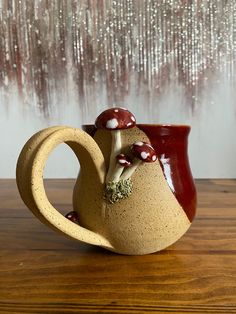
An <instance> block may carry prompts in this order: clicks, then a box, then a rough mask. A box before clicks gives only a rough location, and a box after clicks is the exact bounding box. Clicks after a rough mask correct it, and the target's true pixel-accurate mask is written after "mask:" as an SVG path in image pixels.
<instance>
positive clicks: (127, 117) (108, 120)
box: [95, 108, 136, 183]
mask: <svg viewBox="0 0 236 314" xmlns="http://www.w3.org/2000/svg"><path fill="white" fill-rule="evenodd" d="M135 125H136V119H135V117H134V116H133V114H132V113H131V112H129V111H128V110H127V109H124V108H111V109H107V110H105V111H103V112H102V113H101V114H100V115H99V116H98V117H97V119H96V121H95V126H96V127H97V128H98V129H105V130H109V131H111V136H112V143H111V155H110V163H109V169H108V172H107V176H106V182H107V183H108V182H110V181H112V176H113V172H114V169H115V165H116V156H117V155H119V154H120V150H121V134H120V131H121V130H124V129H129V128H133V127H134V126H135Z"/></svg>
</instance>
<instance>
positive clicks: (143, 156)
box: [141, 152, 149, 159]
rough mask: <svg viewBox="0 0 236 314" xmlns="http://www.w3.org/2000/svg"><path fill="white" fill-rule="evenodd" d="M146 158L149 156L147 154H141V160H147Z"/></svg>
mask: <svg viewBox="0 0 236 314" xmlns="http://www.w3.org/2000/svg"><path fill="white" fill-rule="evenodd" d="M148 156H149V153H146V152H141V157H142V159H147V157H148Z"/></svg>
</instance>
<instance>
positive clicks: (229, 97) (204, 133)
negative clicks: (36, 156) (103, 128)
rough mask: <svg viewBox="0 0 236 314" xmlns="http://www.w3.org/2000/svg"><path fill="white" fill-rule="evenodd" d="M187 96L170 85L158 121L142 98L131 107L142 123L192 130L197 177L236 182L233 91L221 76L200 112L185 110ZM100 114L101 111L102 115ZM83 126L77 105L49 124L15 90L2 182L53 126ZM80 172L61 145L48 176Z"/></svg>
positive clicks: (1, 108)
mask: <svg viewBox="0 0 236 314" xmlns="http://www.w3.org/2000/svg"><path fill="white" fill-rule="evenodd" d="M182 95H183V91H182V90H181V89H177V88H176V87H175V88H174V87H173V88H171V86H170V87H169V89H168V90H167V91H166V93H165V94H163V95H162V98H161V100H159V105H158V106H157V109H156V111H155V115H154V117H153V118H152V119H151V118H148V117H147V115H146V110H145V106H143V104H142V101H143V100H142V99H135V100H132V97H131V98H130V100H129V101H127V103H128V104H129V106H127V107H128V108H129V109H130V110H131V111H132V112H133V113H134V114H135V116H136V118H137V121H138V122H140V123H142V122H152V123H155V122H156V123H178V124H190V125H191V126H192V131H191V135H190V138H189V156H190V163H191V167H192V171H193V175H194V177H195V178H236V158H235V156H236V139H235V137H236V136H235V135H236V113H235V109H236V106H235V94H234V89H233V86H231V85H229V84H228V83H227V80H225V78H219V77H218V78H217V80H215V82H213V84H212V88H211V89H208V90H207V91H205V94H203V95H202V99H201V102H199V106H198V108H197V109H196V110H195V112H194V113H192V112H191V107H190V106H188V107H185V106H183V104H182V103H183V102H182ZM124 106H125V104H124ZM104 109H105V107H104ZM100 110H101V108H99V109H98V110H97V111H100ZM97 114H98V112H96V111H94V112H91V120H90V121H86V122H91V123H93V121H94V120H95V118H96V115H97ZM81 123H82V121H81V119H80V114H79V110H78V106H77V104H76V103H75V102H73V101H72V102H71V103H69V104H67V106H64V107H63V108H60V110H58V111H57V113H56V114H55V115H54V116H53V118H50V120H46V119H44V118H43V117H40V116H39V115H37V114H36V112H35V109H34V108H31V109H30V108H28V109H23V108H22V107H21V106H20V105H19V103H18V98H17V93H16V92H15V93H14V91H13V92H12V95H11V101H10V105H8V106H5V104H4V101H3V98H0V134H1V157H0V178H14V177H15V165H16V161H17V157H18V155H19V153H20V150H21V148H22V146H23V145H24V143H25V142H26V141H27V139H28V138H29V137H30V136H31V135H32V134H33V133H35V132H37V131H38V130H40V129H42V128H45V127H48V126H51V125H58V124H63V125H70V126H74V127H79V126H80V125H81ZM78 169H79V167H78V163H77V160H76V158H75V157H74V155H73V153H72V152H71V151H70V150H69V148H68V147H67V146H66V145H61V146H60V147H59V148H58V149H56V150H55V152H53V153H52V155H51V157H50V158H49V161H48V163H47V166H46V169H45V177H50V178H71V177H72V178H73V177H76V175H77V172H78Z"/></svg>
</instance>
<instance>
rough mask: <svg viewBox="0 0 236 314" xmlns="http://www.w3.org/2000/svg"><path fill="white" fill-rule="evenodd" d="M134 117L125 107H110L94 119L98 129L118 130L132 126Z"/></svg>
mask: <svg viewBox="0 0 236 314" xmlns="http://www.w3.org/2000/svg"><path fill="white" fill-rule="evenodd" d="M135 125H136V119H135V117H134V116H133V114H132V113H131V112H130V111H128V110H127V109H125V108H111V109H107V110H105V111H103V112H102V113H101V114H100V115H99V116H98V117H97V119H96V121H95V126H96V127H97V128H98V129H106V130H111V131H112V130H120V129H129V128H133V127H134V126H135Z"/></svg>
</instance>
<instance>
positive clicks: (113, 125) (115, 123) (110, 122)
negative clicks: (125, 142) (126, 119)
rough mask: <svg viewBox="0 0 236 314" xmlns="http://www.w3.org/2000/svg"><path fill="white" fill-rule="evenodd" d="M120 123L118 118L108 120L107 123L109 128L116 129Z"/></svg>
mask: <svg viewBox="0 0 236 314" xmlns="http://www.w3.org/2000/svg"><path fill="white" fill-rule="evenodd" d="M118 125H119V123H118V121H117V119H116V118H113V119H111V120H108V121H107V123H106V127H107V128H108V129H116V128H117V127H118Z"/></svg>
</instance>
